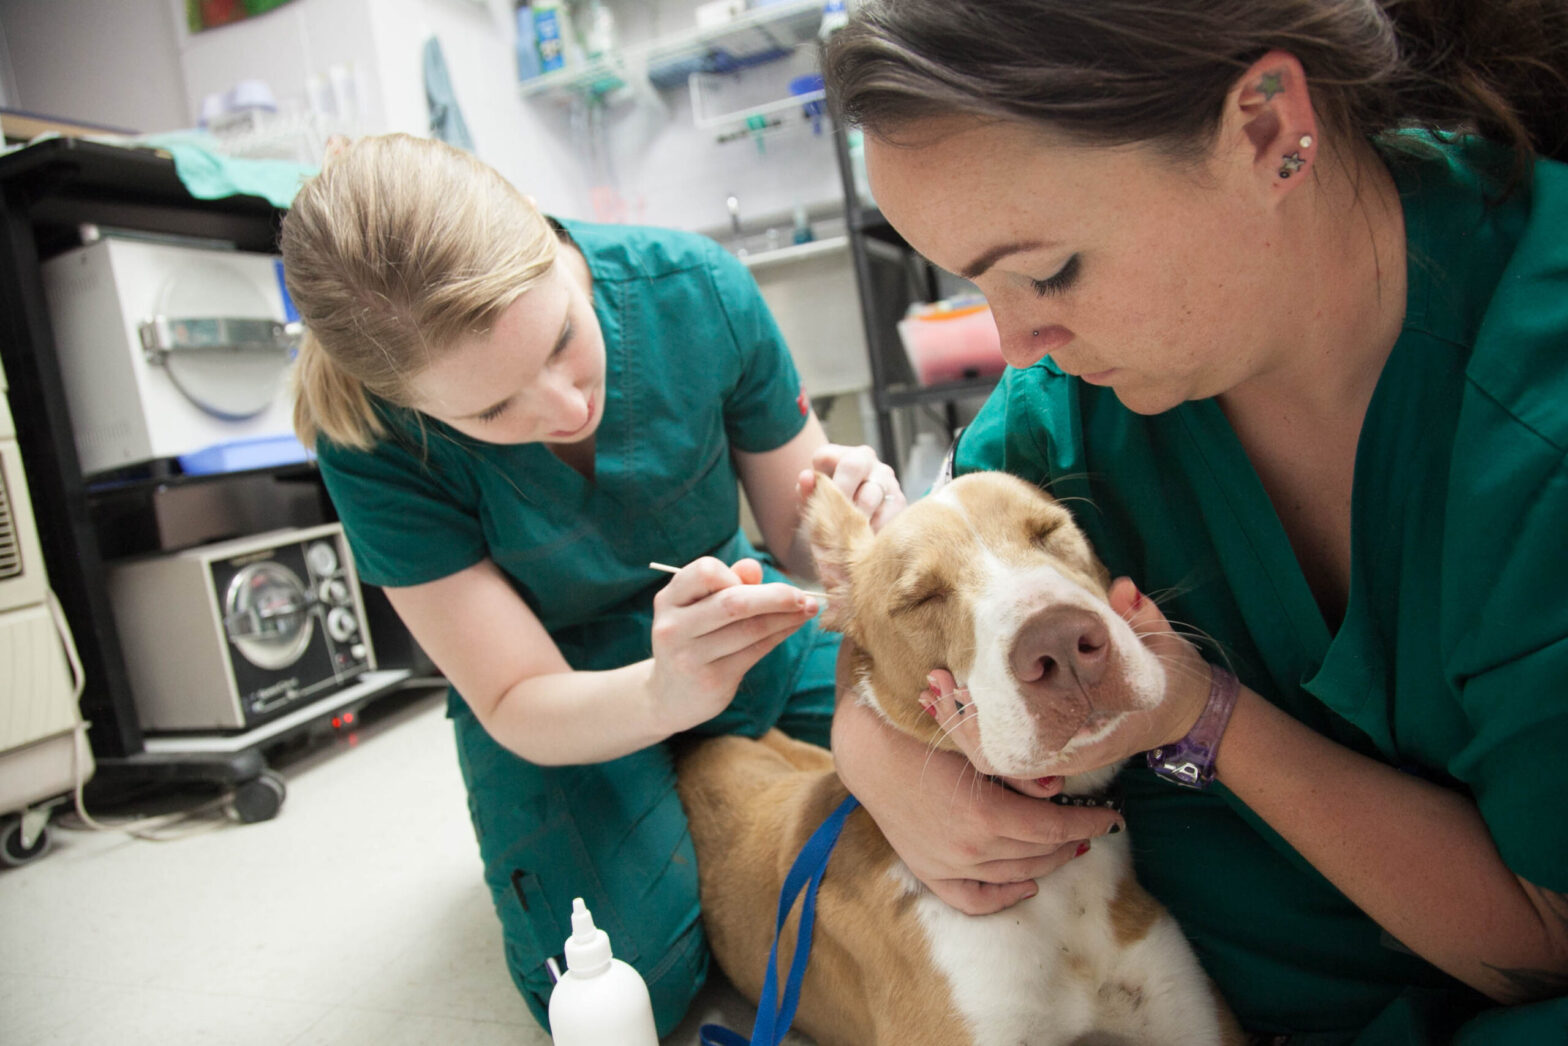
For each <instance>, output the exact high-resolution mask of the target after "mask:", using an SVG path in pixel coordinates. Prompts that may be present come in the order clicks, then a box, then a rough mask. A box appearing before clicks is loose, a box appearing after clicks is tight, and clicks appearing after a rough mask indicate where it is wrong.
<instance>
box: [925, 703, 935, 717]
mask: <svg viewBox="0 0 1568 1046" xmlns="http://www.w3.org/2000/svg"><path fill="white" fill-rule="evenodd" d="M926 715H928V716H930V717H931V718H932V719H935V718H936V705H926Z"/></svg>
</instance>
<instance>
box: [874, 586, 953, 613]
mask: <svg viewBox="0 0 1568 1046" xmlns="http://www.w3.org/2000/svg"><path fill="white" fill-rule="evenodd" d="M948 593H949V589H948V586H947V585H946V584H944V583H943V582H941V581H938V580H936V579H935V578H932V579H929V580H922V581H919V582H916V583H915V584H913V585H910V586H908V587H904V588H901V589H900V591H899V592H898V593H896V595H895V598H894V599H893V602H892V604H891V606H890V607H889V608H888V614H889V615H890V616H892V617H898V616H899V615H900V614H911V613H914V612H915V611H917V610H929V609H933V608H935V607H938V606H941V605H942V604H943V603H945V602H946V601H947V597H948Z"/></svg>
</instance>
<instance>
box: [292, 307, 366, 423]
mask: <svg viewBox="0 0 1568 1046" xmlns="http://www.w3.org/2000/svg"><path fill="white" fill-rule="evenodd" d="M294 433H295V435H297V436H298V437H299V441H300V442H301V443H303V444H305V446H307V447H313V446H315V445H316V439H317V437H319V436H325V437H326V438H327V439H329V440H331V441H332V442H333V443H338V444H341V445H342V446H345V447H353V448H354V449H356V450H369V449H370V448H371V446H372V445H374V444H375V442H376V440H377V439H379V438H381V437H382V436H384V435H386V426H384V425H383V424H382V423H381V419H380V418H379V417H378V416H377V415H376V412H375V408H374V407H373V406H372V405H371V402H370V397H369V396H367V395H366V394H365V386H364V385H363V384H362V383H360V382H358V381H356V380H355V379H354V378H352V377H350V376H349V375H347V374H345V373H344V372H343V371H342V369H341V368H339V367H338V366H337V364H335V363H334V362H333V361H332V357H331V356H329V355H328V354H327V351H326V350H325V349H323V348H322V347H321V343H320V342H319V341H317V340H316V336H315V335H314V334H312V333H310V331H308V330H307V331H306V332H305V337H304V339H303V340H302V341H301V342H300V347H299V355H298V356H297V357H296V358H295V360H294Z"/></svg>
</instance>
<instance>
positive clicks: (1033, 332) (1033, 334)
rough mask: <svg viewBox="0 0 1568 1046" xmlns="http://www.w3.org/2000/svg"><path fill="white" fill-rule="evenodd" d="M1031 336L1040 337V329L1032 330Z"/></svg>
mask: <svg viewBox="0 0 1568 1046" xmlns="http://www.w3.org/2000/svg"><path fill="white" fill-rule="evenodd" d="M1029 336H1030V337H1031V338H1038V337H1039V336H1040V332H1039V331H1030V332H1029Z"/></svg>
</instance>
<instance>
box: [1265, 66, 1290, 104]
mask: <svg viewBox="0 0 1568 1046" xmlns="http://www.w3.org/2000/svg"><path fill="white" fill-rule="evenodd" d="M1258 91H1259V93H1261V94H1262V95H1263V100H1264V101H1265V102H1272V101H1273V100H1274V96H1275V95H1277V94H1283V93H1284V92H1285V84H1284V76H1283V75H1282V74H1280V73H1264V74H1263V79H1261V80H1259V81H1258Z"/></svg>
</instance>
